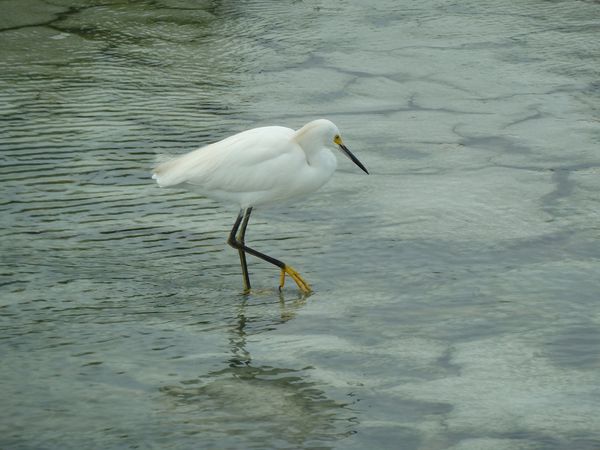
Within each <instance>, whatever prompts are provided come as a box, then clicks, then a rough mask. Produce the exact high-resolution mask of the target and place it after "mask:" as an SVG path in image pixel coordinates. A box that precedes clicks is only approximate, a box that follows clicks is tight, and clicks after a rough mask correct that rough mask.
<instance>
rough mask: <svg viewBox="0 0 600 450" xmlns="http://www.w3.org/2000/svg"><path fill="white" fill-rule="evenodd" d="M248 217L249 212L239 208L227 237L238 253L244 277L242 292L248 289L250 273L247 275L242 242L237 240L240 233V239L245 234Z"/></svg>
mask: <svg viewBox="0 0 600 450" xmlns="http://www.w3.org/2000/svg"><path fill="white" fill-rule="evenodd" d="M249 219H250V213H249V212H248V210H247V209H246V210H244V209H241V210H240V213H239V214H238V216H237V219H236V220H235V223H234V224H233V228H232V229H231V232H230V233H229V239H227V243H228V244H229V245H231V246H232V247H233V248H235V249H237V251H238V253H239V254H240V263H241V265H242V277H243V278H244V292H249V291H250V275H248V264H247V263H246V254H245V253H244V250H243V247H244V244H243V243H240V242H239V236H240V235H241V238H242V241H243V239H244V236H245V234H246V226H248V220H249ZM240 224H241V225H242V229H241V230H240V233H239V235H238V229H239V228H240Z"/></svg>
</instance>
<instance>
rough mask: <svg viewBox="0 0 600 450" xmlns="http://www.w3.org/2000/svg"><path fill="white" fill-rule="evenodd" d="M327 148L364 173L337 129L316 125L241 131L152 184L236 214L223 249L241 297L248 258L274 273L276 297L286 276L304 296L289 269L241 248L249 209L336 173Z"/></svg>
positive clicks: (158, 172) (165, 170) (175, 163)
mask: <svg viewBox="0 0 600 450" xmlns="http://www.w3.org/2000/svg"><path fill="white" fill-rule="evenodd" d="M332 146H337V148H338V149H339V150H340V151H341V153H342V154H344V155H345V156H347V157H348V158H350V160H351V161H352V162H353V163H354V164H356V165H357V166H358V167H359V168H360V169H361V170H362V171H363V172H365V173H366V174H368V173H369V172H368V170H367V169H366V168H365V166H364V165H363V164H362V163H361V162H360V161H359V160H358V159H357V158H356V157H355V156H354V155H353V154H352V153H351V152H350V150H349V149H348V147H346V146H345V145H344V142H343V141H342V138H341V135H340V131H339V130H338V127H337V126H336V125H335V124H334V123H333V122H331V121H330V120H327V119H317V120H313V121H311V122H308V123H307V124H306V125H304V126H303V127H301V128H300V129H298V130H293V129H291V128H287V127H283V126H264V127H258V128H252V129H249V130H246V131H242V132H240V133H237V134H234V135H232V136H229V137H227V138H225V139H223V140H221V141H218V142H215V143H212V144H209V145H206V146H204V147H201V148H199V149H197V150H193V151H191V152H189V153H186V154H183V155H181V156H179V157H176V158H174V159H171V160H168V161H166V162H164V163H162V164H160V165H158V166H157V167H155V168H154V171H153V174H152V178H153V179H154V180H156V182H157V183H158V185H159V186H160V187H178V188H184V189H187V190H190V191H192V192H196V193H199V194H200V195H202V196H204V197H207V198H210V199H212V200H214V201H217V202H221V203H227V204H233V205H235V206H237V207H238V208H239V213H238V216H237V218H236V220H235V223H234V225H233V228H232V229H231V232H230V233H229V238H228V239H227V243H228V244H229V245H230V246H231V247H233V248H234V249H236V250H237V251H238V253H239V257H240V264H241V268H242V278H243V285H244V292H245V293H248V292H250V290H251V285H250V276H249V274H248V265H247V262H246V254H250V255H253V256H255V257H257V258H260V259H262V260H264V261H266V262H268V263H270V264H273V265H275V266H277V267H278V268H279V269H280V277H279V290H280V291H281V290H282V289H283V287H284V284H285V277H286V275H288V276H289V277H291V278H292V279H293V280H294V281H295V283H296V285H297V287H298V289H299V290H300V291H301V292H302V293H303V294H309V293H310V292H312V288H311V286H310V285H309V284H308V282H306V281H305V280H304V279H303V278H302V276H301V275H300V274H299V273H298V272H297V271H296V270H295V269H294V268H292V267H291V266H289V265H288V264H285V263H284V262H282V261H280V260H278V259H275V258H273V257H271V256H269V255H266V254H264V253H262V252H259V251H257V250H255V249H253V248H251V247H249V246H247V245H246V241H245V236H246V228H247V227H248V222H249V220H250V214H251V213H252V211H253V210H254V209H255V208H262V207H268V206H271V205H273V204H276V203H280V202H286V201H288V200H290V199H297V198H298V197H303V196H306V195H307V194H310V193H312V192H314V191H316V190H318V189H319V188H321V187H322V186H323V185H324V184H325V183H326V182H327V181H329V179H330V178H331V177H332V176H333V173H334V172H335V170H336V168H337V159H336V156H335V154H334V153H333V152H332V151H331V150H330V147H332Z"/></svg>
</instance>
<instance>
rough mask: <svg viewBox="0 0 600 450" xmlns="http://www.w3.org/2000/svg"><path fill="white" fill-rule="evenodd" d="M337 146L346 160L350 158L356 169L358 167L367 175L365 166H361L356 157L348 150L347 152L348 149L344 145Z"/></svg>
mask: <svg viewBox="0 0 600 450" xmlns="http://www.w3.org/2000/svg"><path fill="white" fill-rule="evenodd" d="M338 145H339V146H340V150H341V151H342V153H343V154H344V155H346V156H347V157H348V158H350V159H351V160H352V162H353V163H354V164H356V165H357V166H358V167H360V168H361V169H362V170H363V172H364V173H366V174H367V175H368V174H369V171H368V170H367V169H366V168H365V166H363V165H362V163H361V162H360V161H359V160H358V158H357V157H356V156H354V155H353V154H352V152H351V151H350V150H348V147H346V146H345V145H344V144H338Z"/></svg>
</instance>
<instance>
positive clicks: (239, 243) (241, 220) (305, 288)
mask: <svg viewBox="0 0 600 450" xmlns="http://www.w3.org/2000/svg"><path fill="white" fill-rule="evenodd" d="M251 213H252V208H247V209H246V210H245V211H244V210H242V211H240V214H239V215H238V218H237V220H236V222H235V224H234V226H233V229H232V230H231V233H230V235H229V240H228V241H227V242H228V244H229V245H231V246H232V247H234V248H236V249H237V250H238V252H240V260H241V261H242V271H244V266H245V264H246V257H245V253H249V254H251V255H253V256H256V257H257V258H260V259H262V260H264V261H267V262H268V263H271V264H273V265H275V266H277V267H279V268H280V269H281V276H280V278H279V289H280V290H281V289H282V288H283V285H284V283H285V275H286V274H287V275H289V276H290V277H292V279H293V280H294V281H295V282H296V284H297V285H298V288H299V289H300V290H301V291H302V292H304V293H305V294H308V293H309V292H311V291H312V289H311V288H310V285H309V284H308V283H307V282H306V281H304V279H303V278H302V277H301V276H300V274H299V273H298V272H296V270H294V269H293V268H292V267H290V266H288V265H287V264H285V263H284V262H282V261H279V260H278V259H275V258H273V257H272V256H269V255H265V254H264V253H261V252H259V251H257V250H254V249H253V248H250V247H248V246H246V243H245V236H246V227H247V226H248V221H249V220H250V214H251ZM240 224H241V225H242V229H241V230H240V233H239V234H237V231H238V228H239V227H240ZM236 234H237V236H236ZM242 255H243V256H242ZM247 273H248V270H247V268H246V269H245V274H246V275H245V277H246V276H247ZM244 284H245V287H246V290H249V289H250V281H249V280H247V283H246V279H245V282H244Z"/></svg>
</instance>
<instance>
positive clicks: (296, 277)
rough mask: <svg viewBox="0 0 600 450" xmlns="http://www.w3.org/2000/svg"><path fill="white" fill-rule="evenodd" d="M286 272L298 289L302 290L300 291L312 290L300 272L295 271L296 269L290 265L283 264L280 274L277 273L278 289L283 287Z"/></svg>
mask: <svg viewBox="0 0 600 450" xmlns="http://www.w3.org/2000/svg"><path fill="white" fill-rule="evenodd" d="M286 274H288V275H289V276H290V277H292V280H294V281H295V282H296V284H297V285H298V289H300V290H301V291H302V293H304V294H309V293H310V292H312V289H311V288H310V285H309V284H308V283H307V282H306V281H304V279H303V278H302V277H301V276H300V274H299V273H298V272H296V270H294V269H293V268H292V267H290V266H285V267H283V268H282V269H281V274H280V275H279V290H280V291H281V290H282V289H283V286H284V284H285V275H286Z"/></svg>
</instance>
